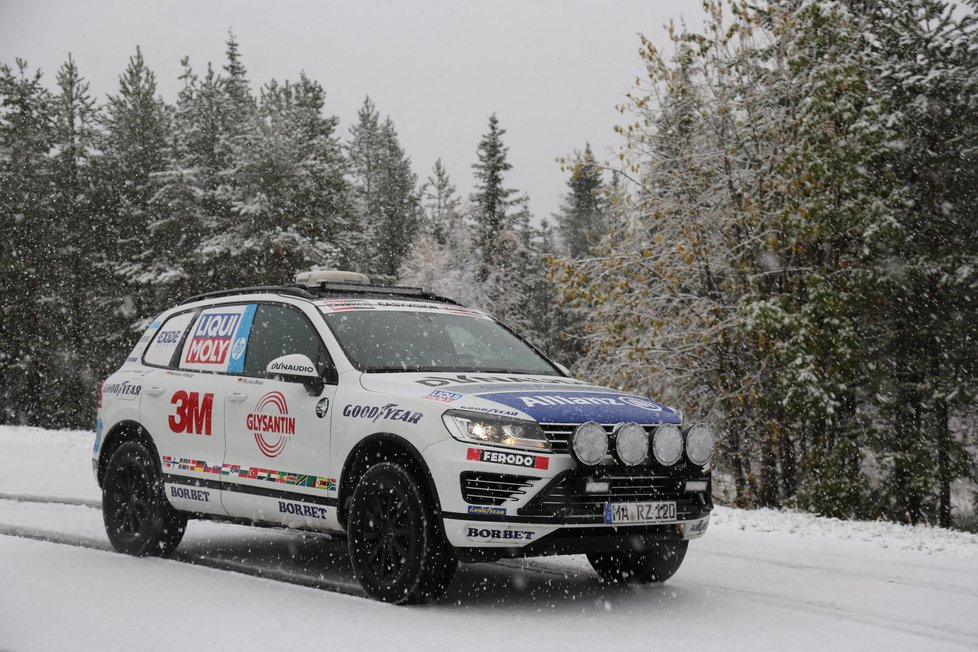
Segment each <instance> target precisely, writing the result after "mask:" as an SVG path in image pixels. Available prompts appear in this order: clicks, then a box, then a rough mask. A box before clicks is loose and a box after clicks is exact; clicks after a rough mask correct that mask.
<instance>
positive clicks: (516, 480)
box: [460, 471, 540, 505]
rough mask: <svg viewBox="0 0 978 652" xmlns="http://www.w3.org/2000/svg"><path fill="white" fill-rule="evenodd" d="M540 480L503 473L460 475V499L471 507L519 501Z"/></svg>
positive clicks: (467, 473)
mask: <svg viewBox="0 0 978 652" xmlns="http://www.w3.org/2000/svg"><path fill="white" fill-rule="evenodd" d="M539 479H540V478H534V477H530V476H526V475H507V474H504V473H482V472H481V471H466V472H464V473H462V475H461V477H460V480H461V483H462V499H463V500H464V501H465V502H467V503H469V504H471V505H502V504H503V503H504V502H506V501H510V500H519V497H520V496H523V495H526V490H527V489H529V488H530V487H532V486H533V483H534V482H535V481H536V480H539Z"/></svg>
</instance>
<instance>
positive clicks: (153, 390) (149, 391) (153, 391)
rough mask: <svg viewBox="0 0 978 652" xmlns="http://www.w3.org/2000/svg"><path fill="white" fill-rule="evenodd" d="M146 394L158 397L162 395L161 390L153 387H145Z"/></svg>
mask: <svg viewBox="0 0 978 652" xmlns="http://www.w3.org/2000/svg"><path fill="white" fill-rule="evenodd" d="M146 393H147V394H149V395H150V396H159V395H160V394H162V393H163V388H162V387H157V386H155V385H154V386H152V387H147V388H146Z"/></svg>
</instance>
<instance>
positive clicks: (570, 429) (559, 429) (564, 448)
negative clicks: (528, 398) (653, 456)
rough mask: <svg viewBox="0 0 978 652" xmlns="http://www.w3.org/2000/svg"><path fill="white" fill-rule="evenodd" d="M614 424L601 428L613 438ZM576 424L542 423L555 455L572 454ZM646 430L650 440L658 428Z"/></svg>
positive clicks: (602, 425) (648, 427) (607, 424)
mask: <svg viewBox="0 0 978 652" xmlns="http://www.w3.org/2000/svg"><path fill="white" fill-rule="evenodd" d="M616 425H617V424H614V423H602V424H601V427H602V428H604V431H605V432H606V433H608V436H609V437H610V436H611V433H612V432H614V430H615V426H616ZM577 426H578V424H576V423H541V424H540V427H541V428H543V434H545V435H546V436H547V439H548V440H549V441H550V447H551V448H553V451H554V452H555V453H569V452H570V444H569V442H570V438H571V435H573V434H574V430H575V429H576V428H577ZM642 427H643V428H645V432H647V433H649V439H651V438H652V435H653V434H654V431H655V429H656V427H657V426H642Z"/></svg>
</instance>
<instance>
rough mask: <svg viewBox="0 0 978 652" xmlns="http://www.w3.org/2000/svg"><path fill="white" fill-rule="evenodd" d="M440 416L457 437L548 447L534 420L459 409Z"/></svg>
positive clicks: (532, 446)
mask: <svg viewBox="0 0 978 652" xmlns="http://www.w3.org/2000/svg"><path fill="white" fill-rule="evenodd" d="M441 418H442V421H444V422H445V427H446V428H448V432H449V433H451V435H452V437H454V438H455V439H459V440H461V441H469V442H475V443H478V444H492V445H494V446H512V447H514V448H532V449H535V450H547V451H549V450H550V441H549V440H548V439H547V436H546V435H545V434H543V428H541V427H540V424H538V423H537V422H536V421H523V420H522V419H507V418H506V417H497V416H491V415H485V414H479V413H477V412H463V411H461V410H449V411H448V412H445V413H444V414H443V415H442V417H441Z"/></svg>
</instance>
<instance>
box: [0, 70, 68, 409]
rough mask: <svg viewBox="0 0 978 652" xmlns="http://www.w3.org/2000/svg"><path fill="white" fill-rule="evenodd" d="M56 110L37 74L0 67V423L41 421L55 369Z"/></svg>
mask: <svg viewBox="0 0 978 652" xmlns="http://www.w3.org/2000/svg"><path fill="white" fill-rule="evenodd" d="M53 114H54V107H53V106H52V98H51V95H50V93H49V92H48V91H47V90H46V89H45V88H44V86H43V85H42V83H41V73H40V71H37V72H34V73H30V72H28V66H27V62H26V61H23V60H21V59H18V60H17V61H16V65H15V68H11V67H10V66H8V65H6V64H3V65H0V232H2V233H3V234H4V236H5V238H6V240H7V245H6V246H5V247H3V251H2V252H0V293H2V301H0V396H2V399H3V410H2V412H0V419H2V420H3V422H4V423H43V422H44V418H45V408H46V407H47V406H46V405H45V400H44V397H45V396H47V395H48V394H49V393H48V392H46V391H40V389H41V388H43V387H45V386H46V384H47V382H48V379H49V378H51V377H52V376H53V374H55V373H56V372H55V365H56V363H57V360H56V357H55V356H54V355H53V351H52V347H53V346H55V345H56V343H57V337H56V331H55V328H54V325H55V324H56V321H57V320H56V318H54V317H53V316H52V315H51V314H50V313H49V310H46V309H43V307H44V306H55V305H56V304H57V295H56V293H55V285H54V284H55V283H56V281H55V279H56V278H57V275H58V270H56V269H53V266H52V264H51V263H52V254H53V253H54V250H53V249H52V247H51V244H52V241H53V237H52V234H51V231H50V224H49V221H48V215H49V211H50V206H49V204H48V198H49V197H50V195H51V191H52V187H53V184H52V179H51V176H50V166H49V164H48V160H47V156H48V153H49V152H50V151H51V148H52V146H53V145H54V143H55V142H56V134H57V129H56V127H55V123H54V118H53Z"/></svg>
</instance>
